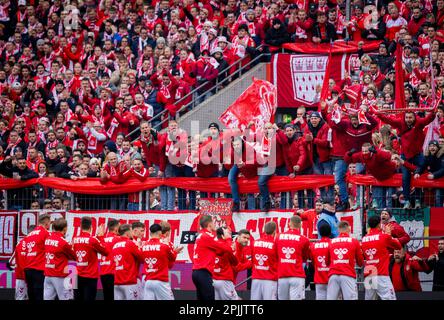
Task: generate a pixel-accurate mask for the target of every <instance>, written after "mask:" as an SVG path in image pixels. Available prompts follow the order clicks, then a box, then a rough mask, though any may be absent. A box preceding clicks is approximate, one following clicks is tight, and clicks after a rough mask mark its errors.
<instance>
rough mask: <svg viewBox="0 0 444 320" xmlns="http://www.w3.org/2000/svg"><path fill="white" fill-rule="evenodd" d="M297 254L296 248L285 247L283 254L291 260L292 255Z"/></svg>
mask: <svg viewBox="0 0 444 320" xmlns="http://www.w3.org/2000/svg"><path fill="white" fill-rule="evenodd" d="M294 252H295V249H294V248H290V247H284V248H282V253H283V254H285V258H287V259H290V257H291V255H292V254H293V253H294Z"/></svg>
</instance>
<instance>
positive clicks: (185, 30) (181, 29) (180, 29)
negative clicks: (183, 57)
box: [179, 27, 187, 32]
mask: <svg viewBox="0 0 444 320" xmlns="http://www.w3.org/2000/svg"><path fill="white" fill-rule="evenodd" d="M180 31H183V32H187V29H185V28H184V27H180V28H179V32H180Z"/></svg>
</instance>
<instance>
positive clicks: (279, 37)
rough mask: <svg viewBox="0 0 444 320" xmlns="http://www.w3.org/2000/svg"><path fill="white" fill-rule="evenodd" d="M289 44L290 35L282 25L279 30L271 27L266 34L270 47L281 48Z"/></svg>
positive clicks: (266, 40) (266, 41)
mask: <svg viewBox="0 0 444 320" xmlns="http://www.w3.org/2000/svg"><path fill="white" fill-rule="evenodd" d="M287 42H290V35H289V34H288V32H287V29H286V28H285V26H284V25H282V24H281V26H280V28H279V29H275V28H274V27H273V26H271V27H270V28H269V29H268V30H267V33H266V34H265V43H266V44H268V45H270V46H274V47H279V46H281V45H282V44H284V43H287Z"/></svg>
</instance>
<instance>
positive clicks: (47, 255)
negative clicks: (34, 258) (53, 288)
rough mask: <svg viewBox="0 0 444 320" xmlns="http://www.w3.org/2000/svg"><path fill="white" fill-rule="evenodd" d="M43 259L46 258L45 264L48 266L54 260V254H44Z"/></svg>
mask: <svg viewBox="0 0 444 320" xmlns="http://www.w3.org/2000/svg"><path fill="white" fill-rule="evenodd" d="M45 257H46V264H50V263H51V260H52V259H54V254H53V253H49V252H47V253H46V254H45Z"/></svg>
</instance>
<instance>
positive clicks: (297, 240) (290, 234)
mask: <svg viewBox="0 0 444 320" xmlns="http://www.w3.org/2000/svg"><path fill="white" fill-rule="evenodd" d="M277 248H278V257H279V268H278V277H279V278H288V277H299V278H305V272H304V268H303V266H302V264H303V263H304V262H305V261H306V260H307V259H308V254H309V249H310V241H309V240H308V239H307V238H306V237H304V236H303V235H301V231H300V230H296V229H291V230H288V231H287V232H284V233H281V234H279V235H278V238H277Z"/></svg>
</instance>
